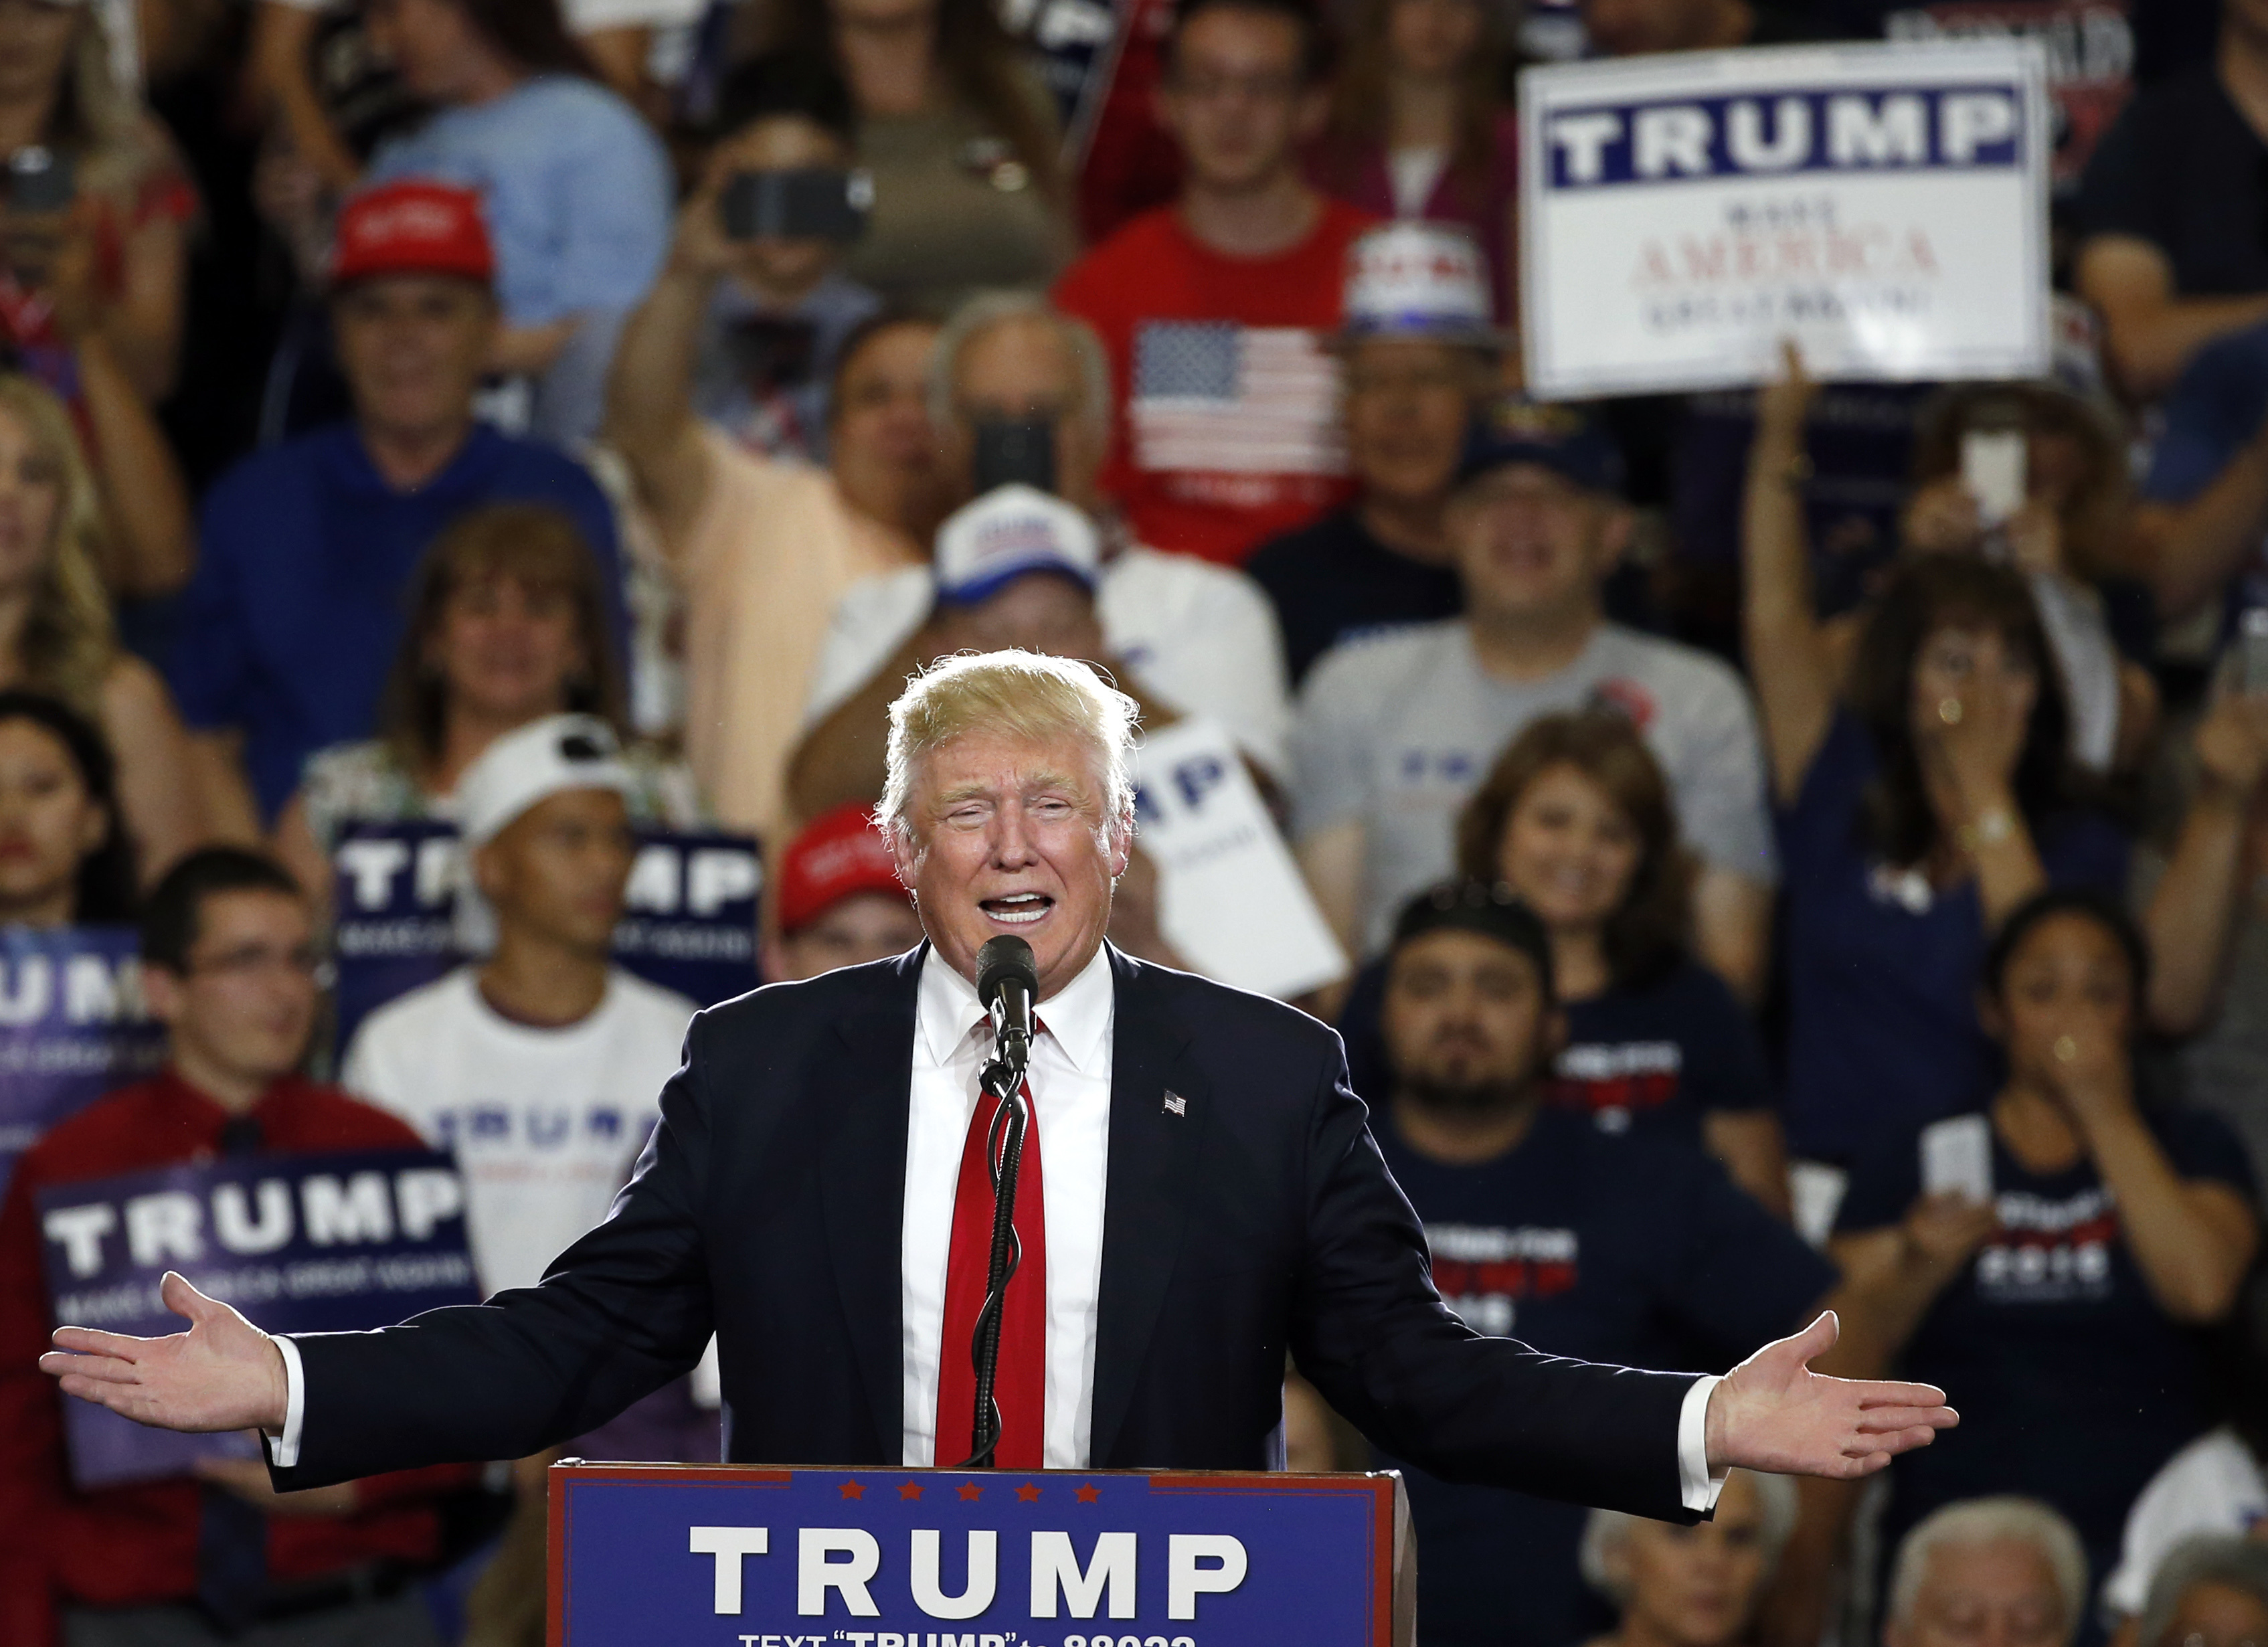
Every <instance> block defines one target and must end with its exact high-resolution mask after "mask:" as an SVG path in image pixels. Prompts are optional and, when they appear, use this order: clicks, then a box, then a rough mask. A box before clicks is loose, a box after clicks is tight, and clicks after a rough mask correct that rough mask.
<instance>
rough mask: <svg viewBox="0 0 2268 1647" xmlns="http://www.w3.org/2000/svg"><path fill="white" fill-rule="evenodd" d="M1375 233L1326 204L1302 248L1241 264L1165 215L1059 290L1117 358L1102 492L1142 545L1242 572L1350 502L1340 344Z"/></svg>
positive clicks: (1139, 223) (1358, 216) (1147, 217)
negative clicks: (1260, 550)
mask: <svg viewBox="0 0 2268 1647" xmlns="http://www.w3.org/2000/svg"><path fill="white" fill-rule="evenodd" d="M1374 222H1376V219H1375V218H1373V217H1369V216H1367V215H1366V214H1365V213H1363V212H1360V211H1358V210H1355V209H1354V208H1353V207H1351V206H1348V205H1345V204H1343V203H1342V202H1337V201H1334V200H1325V201H1324V202H1323V206H1322V215H1321V217H1319V218H1318V219H1317V220H1316V223H1315V227H1314V231H1313V232H1311V233H1309V234H1308V236H1307V239H1305V240H1302V241H1301V242H1300V244H1299V245H1298V246H1293V247H1292V249H1291V250H1290V251H1288V252H1284V253H1279V254H1277V255H1276V256H1273V257H1227V256H1224V255H1223V254H1220V253H1219V252H1216V251H1214V250H1212V249H1211V247H1209V246H1203V245H1200V244H1199V243H1198V242H1197V239H1195V238H1194V237H1193V236H1191V235H1190V234H1189V232H1188V231H1187V230H1186V229H1184V228H1183V227H1182V220H1181V216H1180V214H1179V212H1178V211H1176V210H1175V209H1174V208H1172V207H1161V208H1160V209H1159V210H1155V211H1151V212H1145V213H1144V214H1143V215H1142V216H1141V217H1137V218H1135V219H1134V221H1133V222H1131V223H1130V224H1127V225H1126V226H1125V227H1124V228H1123V229H1121V230H1120V231H1119V232H1117V233H1116V234H1115V235H1113V236H1111V237H1110V239H1108V240H1106V241H1104V242H1103V243H1102V244H1101V246H1096V247H1095V248H1094V250H1093V251H1091V252H1089V253H1088V254H1086V256H1085V257H1083V258H1081V259H1080V260H1079V261H1078V262H1077V263H1075V264H1073V265H1072V266H1071V269H1070V271H1069V272H1068V273H1066V274H1065V275H1064V277H1063V279H1062V280H1061V281H1060V282H1058V283H1057V286H1056V293H1055V296H1056V302H1057V304H1058V305H1061V306H1062V307H1063V308H1064V310H1066V311H1067V312H1070V313H1072V314H1076V315H1078V316H1079V317H1080V318H1081V319H1082V320H1086V322H1087V323H1088V324H1089V325H1090V326H1092V327H1094V329H1095V330H1096V331H1097V332H1098V333H1100V334H1101V337H1102V342H1103V347H1104V348H1105V349H1108V351H1109V354H1110V371H1111V379H1112V382H1113V383H1114V384H1115V386H1116V395H1117V402H1118V418H1117V422H1116V426H1115V427H1114V429H1113V430H1112V435H1111V452H1110V460H1109V463H1108V467H1106V469H1105V470H1104V473H1103V485H1104V487H1105V489H1107V490H1108V491H1109V493H1110V494H1111V495H1112V496H1114V497H1116V499H1117V501H1118V504H1119V505H1120V507H1121V508H1122V509H1123V510H1124V511H1125V512H1126V517H1127V519H1128V522H1129V524H1130V526H1132V527H1133V529H1134V534H1135V536H1136V538H1137V539H1138V540H1140V541H1141V542H1144V543H1146V544H1149V545H1150V546H1151V547H1152V548H1160V549H1178V550H1181V551H1182V552H1183V553H1185V554H1190V555H1203V556H1204V558H1205V559H1207V560H1210V561H1223V562H1228V563H1230V564H1232V565H1233V564H1235V563H1236V562H1241V561H1242V560H1243V559H1244V557H1245V556H1246V555H1248V554H1250V553H1251V551H1252V550H1253V549H1254V548H1256V547H1257V546H1258V545H1259V544H1261V543H1262V542H1263V541H1265V540H1267V539H1269V538H1272V537H1274V536H1276V535H1277V534H1278V533H1282V532H1289V531H1291V530H1292V528H1293V527H1295V526H1305V525H1306V524H1307V522H1308V521H1310V520H1312V519H1314V518H1315V517H1316V516H1318V515H1320V514H1322V513H1323V512H1324V511H1326V510H1329V509H1333V508H1336V507H1337V506H1338V505H1339V504H1342V503H1344V501H1345V500H1346V498H1347V497H1348V496H1350V494H1351V487H1350V485H1349V483H1348V481H1347V478H1346V451H1345V442H1344V436H1343V434H1342V432H1341V430H1340V426H1339V371H1338V363H1337V359H1336V358H1335V357H1333V356H1332V355H1331V354H1330V353H1329V349H1327V347H1326V345H1327V343H1328V342H1329V336H1328V335H1329V332H1330V331H1332V330H1333V329H1334V328H1336V327H1337V325H1338V323H1339V314H1340V306H1341V301H1342V298H1343V295H1344V290H1345V285H1346V263H1347V248H1348V246H1350V245H1351V243H1352V242H1353V240H1354V239H1355V237H1356V236H1357V235H1359V234H1360V233H1361V232H1363V231H1364V230H1366V229H1367V228H1369V227H1371V226H1372V224H1373V223H1374Z"/></svg>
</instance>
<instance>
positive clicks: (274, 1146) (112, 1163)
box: [0, 1070, 474, 1647]
mask: <svg viewBox="0 0 2268 1647" xmlns="http://www.w3.org/2000/svg"><path fill="white" fill-rule="evenodd" d="M253 1113H254V1114H255V1115H257V1116H258V1117H259V1119H260V1123H261V1147H262V1148H264V1149H266V1150H269V1151H276V1152H278V1153H285V1154H320V1153H323V1152H326V1151H338V1150H415V1149H420V1148H423V1140H421V1139H420V1138H419V1137H418V1136H417V1135H416V1133H415V1132H414V1131H412V1130H411V1129H409V1127H408V1126H406V1125H405V1124H403V1123H402V1122H401V1121H398V1120H396V1119H395V1118H394V1116H392V1115H389V1114H387V1113H386V1112H385V1111H384V1110H381V1109H377V1108H374V1107H372V1106H370V1105H368V1104H365V1103H362V1102H360V1101H359V1100H357V1099H351V1098H349V1097H348V1096H347V1095H346V1094H345V1093H343V1092H339V1091H337V1090H336V1089H335V1088H332V1087H326V1086H317V1085H314V1084H313V1083H312V1082H309V1081H303V1080H301V1079H299V1078H298V1077H285V1078H284V1079H283V1080H281V1081H278V1082H276V1085H274V1086H272V1087H270V1088H269V1090H268V1092H266V1093H265V1094H263V1095H262V1096H261V1099H260V1102H259V1104H258V1105H257V1106H256V1107H254V1111H253ZM227 1119H228V1117H227V1115H226V1114H225V1112H224V1111H223V1110H222V1109H221V1107H220V1106H219V1105H217V1104H216V1103H214V1102H213V1101H212V1100H211V1099H209V1098H207V1097H206V1096H205V1095H204V1094H203V1093H202V1092H198V1091H197V1090H196V1089H195V1087H193V1086H191V1085H188V1083H187V1082H185V1081H183V1080H181V1079H180V1077H178V1076H176V1075H174V1074H173V1072H172V1071H171V1070H166V1071H165V1072H163V1073H161V1074H159V1075H157V1076H155V1077H151V1079H149V1080H147V1081H143V1082H140V1083H137V1084H136V1085H133V1086H129V1087H123V1088H121V1089H120V1090H119V1091H117V1092H113V1093H112V1094H110V1096H108V1097H107V1098H105V1099H100V1100H99V1101H98V1102H96V1103H94V1104H92V1105H90V1106H89V1107H87V1108H85V1109H83V1110H81V1111H80V1112H79V1113H78V1114H76V1115H74V1116H72V1117H71V1118H70V1120H68V1121H63V1122H61V1123H59V1124H58V1125H56V1126H55V1128H53V1129H51V1130H49V1132H48V1134H47V1136H45V1137H43V1138H41V1139H40V1141H39V1143H35V1144H33V1146H32V1147H31V1148H30V1149H29V1150H27V1151H25V1152H24V1154H23V1156H22V1157H21V1158H19V1159H18V1162H17V1164H16V1173H15V1177H14V1180H12V1181H11V1183H10V1185H9V1187H8V1199H7V1203H6V1206H5V1209H4V1210H0V1528H5V1529H7V1531H6V1533H5V1534H4V1535H0V1642H5V1643H9V1647H47V1644H48V1643H52V1642H53V1641H54V1640H55V1636H56V1631H55V1606H56V1604H57V1603H58V1602H63V1601H76V1602H85V1603H91V1604H92V1605H95V1606H99V1607H132V1606H137V1605H148V1604H151V1603H157V1602H166V1601H184V1600H188V1599H193V1598H194V1597H195V1595H196V1591H197V1526H198V1505H199V1496H200V1494H201V1492H202V1491H203V1489H202V1487H201V1486H200V1484H199V1483H198V1482H194V1481H173V1482H147V1483H144V1484H141V1485H137V1486H132V1487H114V1488H108V1489H103V1490H101V1491H99V1492H92V1493H82V1492H79V1491H77V1490H76V1489H74V1488H73V1487H72V1486H71V1484H70V1471H69V1468H68V1467H67V1465H66V1462H65V1460H64V1456H63V1408H62V1403H63V1401H67V1400H70V1397H68V1396H65V1395H63V1393H61V1392H60V1391H58V1390H57V1389H56V1388H55V1380H54V1379H50V1378H49V1377H48V1375H47V1374H46V1373H44V1372H41V1371H40V1370H39V1367H38V1359H39V1357H40V1353H41V1352H42V1351H43V1350H45V1349H47V1348H48V1303H47V1294H46V1290H45V1289H44V1287H43V1286H42V1284H41V1282H40V1236H39V1229H38V1224H37V1221H36V1219H35V1217H34V1210H33V1203H32V1197H33V1194H34V1193H35V1192H36V1191H38V1190H40V1189H42V1188H45V1187H48V1186H50V1185H55V1184H67V1183H74V1182H79V1181H83V1180H87V1179H92V1178H109V1177H112V1176H114V1175H115V1174H118V1173H138V1172H146V1171H148V1170H150V1169H151V1168H153V1167H160V1166H170V1165H174V1164H175V1163H178V1162H182V1161H195V1160H198V1159H201V1158H210V1157H211V1156H213V1155H216V1154H217V1153H218V1151H219V1148H220V1138H221V1128H222V1125H223V1123H224V1122H225V1121H226V1120H227ZM184 1325H185V1326H186V1323H184ZM473 1474H474V1471H473V1468H472V1467H468V1466H463V1465H444V1466H442V1467H438V1468H436V1469H429V1470H405V1471H402V1472H401V1473H400V1474H393V1475H380V1476H374V1477H372V1478H371V1479H369V1480H367V1481H365V1482H359V1483H357V1486H358V1488H359V1489H360V1496H361V1501H362V1506H363V1507H362V1508H361V1509H360V1510H358V1511H356V1512H355V1513H354V1514H352V1515H350V1516H343V1517H320V1516H305V1517H284V1516H279V1517H276V1518H273V1519H271V1520H270V1521H269V1524H268V1570H269V1576H270V1577H273V1578H275V1579H277V1580H282V1581H289V1580H291V1579H294V1578H312V1577H318V1576H320V1575H321V1574H324V1573H328V1572H336V1571H340V1570H343V1569H347V1568H350V1567H356V1566H360V1565H362V1564H364V1563H365V1562H373V1561H378V1560H381V1559H385V1558H389V1557H390V1558H393V1559H394V1560H397V1561H403V1562H425V1561H430V1560H431V1559H432V1557H433V1556H434V1555H435V1554H436V1553H437V1552H438V1546H439V1538H440V1522H439V1518H438V1515H437V1513H436V1512H435V1511H434V1509H433V1507H432V1504H431V1499H432V1498H433V1497H434V1496H436V1495H437V1494H438V1493H440V1492H442V1491H445V1490H447V1489H453V1488H455V1487H458V1486H461V1485H463V1484H465V1483H466V1482H469V1481H470V1480H471V1479H472V1475H473Z"/></svg>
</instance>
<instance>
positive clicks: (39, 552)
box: [0, 0, 204, 885]
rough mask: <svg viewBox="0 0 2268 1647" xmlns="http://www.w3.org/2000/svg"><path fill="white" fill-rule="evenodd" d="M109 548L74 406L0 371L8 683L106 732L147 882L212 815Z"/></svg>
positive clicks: (2, 598) (0, 651)
mask: <svg viewBox="0 0 2268 1647" xmlns="http://www.w3.org/2000/svg"><path fill="white" fill-rule="evenodd" d="M8 3H9V0H0V5H4V4H8ZM108 544H109V528H108V526H107V524H106V522H105V520H104V518H103V512H102V507H101V504H100V500H99V497H98V496H97V493H96V489H95V482H94V476H93V474H92V471H91V470H90V469H89V468H88V467H87V463H86V460H85V457H84V456H83V455H82V454H81V452H80V451H79V445H78V441H77V437H76V436H75V434H74V433H73V431H72V429H71V424H70V415H69V414H68V413H67V412H66V411H65V410H64V409H63V403H62V402H61V401H58V400H57V399H56V398H55V396H54V395H53V394H51V393H48V391H47V390H46V389H44V388H42V387H41V386H40V385H38V384H37V383H35V382H33V380H32V379H29V378H26V377H23V376H20V375H18V374H12V373H11V374H6V375H0V687H22V688H26V689H28V690H32V691H35V692H43V693H46V694H48V695H49V696H52V697H55V698H59V699H61V700H62V701H63V702H65V703H67V704H69V705H70V707H71V708H73V709H75V710H77V711H78V712H79V713H80V714H81V715H84V716H85V717H86V718H87V719H89V720H90V721H92V722H93V723H94V724H95V725H97V726H99V728H100V729H101V731H102V733H103V736H104V737H105V738H106V739H107V740H108V741H109V744H110V746H111V749H112V751H113V752H114V754H115V755H116V756H117V760H118V792H119V802H120V806H121V810H122V812H124V814H125V822H126V828H127V833H128V835H130V836H131V837H132V840H133V842H134V848H135V855H136V861H137V862H138V863H139V864H140V866H141V871H142V874H143V876H144V884H145V885H146V884H148V883H149V882H150V881H152V880H154V879H156V878H157V877H158V876H160V875H162V874H164V873H165V871H166V870H167V869H168V868H169V867H171V865H172V864H173V860H174V859H175V858H177V857H180V855H181V854H182V853H184V852H186V851H187V850H188V849H190V848H191V847H193V846H195V845H196V844H197V843H198V842H199V841H200V840H201V839H202V837H203V833H204V813H203V808H202V807H201V805H199V803H198V800H197V796H196V790H195V783H194V781H193V779H192V777H191V770H190V766H189V757H188V734H187V733H186V732H184V731H183V730H182V727H181V722H180V717H179V716H178V715H177V714H175V713H174V710H173V699H172V698H171V697H170V696H169V695H167V693H166V687H165V684H164V682H162V681H161V680H158V675H157V672H156V671H154V670H152V669H151V667H150V666H149V665H147V664H144V662H142V660H141V659H139V658H135V657H132V656H130V655H129V654H128V653H127V652H125V651H122V650H121V648H120V646H119V644H118V636H117V632H116V629H115V628H114V625H113V623H112V621H111V610H110V598H109V596H108V595H107V593H106V592H104V589H103V581H102V576H101V572H100V570H99V569H100V567H101V566H102V565H103V564H104V563H105V561H106V558H107V555H108V554H109V553H110V550H109V548H108Z"/></svg>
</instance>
